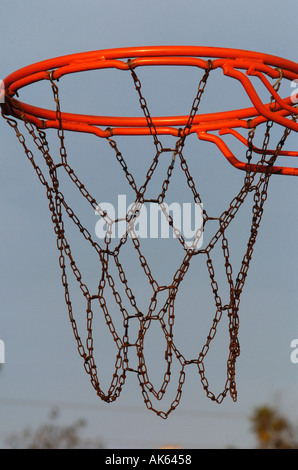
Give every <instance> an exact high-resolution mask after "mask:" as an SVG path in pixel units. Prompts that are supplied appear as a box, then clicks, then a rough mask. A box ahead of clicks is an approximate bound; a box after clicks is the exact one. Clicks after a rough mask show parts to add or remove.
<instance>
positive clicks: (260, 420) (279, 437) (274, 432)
mask: <svg viewBox="0 0 298 470" xmlns="http://www.w3.org/2000/svg"><path fill="white" fill-rule="evenodd" d="M250 421H251V424H252V432H253V433H254V434H255V436H256V439H257V446H258V448H259V449H298V440H297V429H295V428H294V427H293V425H292V424H291V423H290V421H289V420H288V419H287V418H285V417H284V416H282V415H281V414H280V413H279V412H278V410H276V409H274V408H272V407H269V406H266V405H264V406H260V407H258V408H256V409H255V410H254V412H253V414H252V416H251V417H250Z"/></svg>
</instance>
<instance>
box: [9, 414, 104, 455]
mask: <svg viewBox="0 0 298 470" xmlns="http://www.w3.org/2000/svg"><path fill="white" fill-rule="evenodd" d="M58 415H59V411H58V410H56V409H54V410H52V411H51V413H50V416H49V422H48V423H45V424H43V425H40V426H39V427H38V428H37V429H35V430H33V429H30V428H26V429H25V430H24V431H22V432H19V433H14V434H11V435H10V436H9V437H8V438H7V439H6V442H5V443H6V445H7V447H8V448H10V449H102V448H103V443H102V442H101V441H99V440H91V439H86V438H83V437H82V436H81V433H82V430H83V428H84V427H85V426H86V422H85V421H84V420H78V421H75V422H74V423H72V424H70V425H68V426H61V425H59V424H58V423H57V419H58Z"/></svg>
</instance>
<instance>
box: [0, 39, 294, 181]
mask: <svg viewBox="0 0 298 470" xmlns="http://www.w3.org/2000/svg"><path fill="white" fill-rule="evenodd" d="M128 60H129V61H130V62H129V63H128ZM210 64H212V65H211V68H212V70H214V69H219V68H220V69H222V71H223V73H224V74H225V75H226V76H229V77H231V78H233V79H235V80H237V81H239V82H240V83H241V85H242V86H243V88H244V90H245V92H246V94H247V96H248V97H249V99H250V101H251V103H252V106H251V107H249V108H245V109H236V110H233V111H219V112H216V113H210V114H198V115H196V116H195V117H194V119H193V124H192V127H191V129H190V130H188V132H190V133H196V134H197V136H198V138H199V139H201V140H207V141H210V142H213V143H215V144H216V145H217V146H218V148H219V149H220V150H221V152H222V153H223V155H224V156H225V157H226V158H227V159H228V161H229V162H230V163H231V164H232V165H234V166H235V167H236V168H239V169H245V168H246V163H242V162H240V161H239V160H238V159H237V158H236V157H235V155H233V153H232V152H231V150H230V149H229V148H228V147H227V144H226V143H225V142H224V140H223V139H222V137H221V136H222V135H224V134H226V133H229V132H230V133H233V130H235V129H236V128H243V129H252V128H254V127H256V126H258V125H259V124H261V123H264V122H267V121H272V122H275V123H277V124H279V125H281V126H283V127H285V128H289V129H291V130H292V131H295V132H298V123H297V122H296V120H295V119H293V116H294V115H295V116H297V111H298V110H297V107H295V106H293V103H292V97H291V96H288V97H286V98H281V97H280V96H279V95H278V93H277V92H276V90H275V89H274V88H273V86H272V85H271V84H270V82H269V81H268V79H267V77H270V78H271V79H275V80H279V79H280V78H281V77H282V78H283V79H285V80H289V81H291V82H292V81H293V80H298V64H297V63H295V62H292V61H289V60H287V59H283V58H280V57H276V56H273V55H269V54H262V53H258V52H252V51H243V50H239V49H227V48H217V47H197V46H152V47H133V48H120V49H106V50H99V51H93V52H83V53H78V54H72V55H67V56H63V57H58V58H54V59H49V60H45V61H42V62H38V63H36V64H33V65H30V66H27V67H24V68H22V69H20V70H17V71H16V72H13V73H12V74H11V75H9V76H8V77H6V78H5V79H4V86H5V90H6V97H7V99H6V103H5V104H2V107H3V111H4V114H6V115H12V116H15V117H17V118H21V117H22V116H23V117H25V119H26V120H28V121H29V122H31V123H33V124H34V125H36V126H37V127H38V128H41V129H46V128H59V125H60V123H59V122H58V121H57V115H56V111H53V110H49V109H42V108H38V107H35V106H32V105H30V104H27V103H23V102H21V101H20V100H18V99H16V96H18V91H19V90H20V89H21V88H23V87H25V86H28V85H30V84H33V83H36V82H39V81H42V80H50V78H52V79H54V80H58V79H59V78H61V77H62V76H64V75H67V74H73V73H78V72H83V71H87V70H97V69H106V68H116V69H119V70H129V69H130V67H132V68H136V67H145V66H156V65H162V66H167V65H175V66H190V67H198V68H200V69H208V68H209V67H210ZM250 77H258V78H259V79H260V81H261V82H262V84H263V85H264V87H265V88H266V89H267V90H268V94H267V95H268V96H270V95H271V96H272V97H273V98H274V100H275V107H274V110H272V108H271V106H270V103H263V101H262V99H261V98H260V97H259V95H258V93H257V91H256V89H255V88H254V86H253V84H252V81H251V79H250ZM290 91H291V88H290V85H289V92H290ZM187 121H188V116H157V117H152V122H153V124H154V126H155V129H156V133H157V134H171V135H174V136H179V135H181V128H184V126H185V125H186V124H187ZM61 123H62V125H63V129H65V130H69V131H75V132H88V133H92V134H95V135H97V136H99V137H103V138H104V137H110V136H111V135H147V134H150V132H151V131H150V129H149V128H148V123H147V120H146V118H145V117H141V118H140V117H125V116H92V115H83V114H73V113H66V112H61ZM216 131H219V132H218V135H217V134H215V133H214V132H216ZM234 136H235V137H237V138H239V134H238V136H237V134H235V133H234ZM239 140H241V138H239ZM241 141H243V143H244V144H245V143H247V141H246V142H245V138H242V140H241ZM283 154H284V155H288V156H292V157H297V155H298V154H297V152H293V151H291V152H290V151H289V152H285V151H284V152H283ZM260 171H262V170H260ZM271 171H272V172H273V173H277V174H287V175H298V169H297V168H291V167H272V169H271Z"/></svg>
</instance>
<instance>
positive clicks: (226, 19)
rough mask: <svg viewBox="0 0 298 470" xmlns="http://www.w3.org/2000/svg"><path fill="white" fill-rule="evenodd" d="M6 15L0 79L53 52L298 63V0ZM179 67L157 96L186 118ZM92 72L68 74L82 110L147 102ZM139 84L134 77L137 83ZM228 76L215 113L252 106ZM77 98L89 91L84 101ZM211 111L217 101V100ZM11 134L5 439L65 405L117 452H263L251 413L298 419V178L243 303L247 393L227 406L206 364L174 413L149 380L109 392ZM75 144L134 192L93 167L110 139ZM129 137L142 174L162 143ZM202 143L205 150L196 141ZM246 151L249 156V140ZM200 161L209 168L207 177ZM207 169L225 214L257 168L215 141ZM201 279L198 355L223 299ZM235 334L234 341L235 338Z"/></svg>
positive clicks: (6, 202) (242, 389)
mask: <svg viewBox="0 0 298 470" xmlns="http://www.w3.org/2000/svg"><path fill="white" fill-rule="evenodd" d="M1 14H2V18H4V19H5V21H3V23H2V25H1V33H2V41H1V48H0V59H1V60H0V63H1V68H0V78H4V77H5V76H7V75H8V74H10V73H11V72H13V71H14V70H17V69H18V68H21V67H23V66H26V65H29V64H31V63H34V62H38V61H41V60H44V59H48V58H52V57H57V56H61V55H66V54H72V53H76V52H84V51H88V50H90V51H91V50H99V49H105V48H117V47H128V46H145V45H195V46H218V47H230V48H237V49H245V50H252V51H258V52H264V53H267V54H272V55H276V56H280V57H285V58H287V59H290V60H292V61H296V62H297V48H296V44H297V33H295V31H294V27H293V17H295V16H297V2H296V1H295V0H288V1H287V2H286V3H284V2H279V1H277V0H271V1H269V0H263V1H256V0H252V1H250V2H246V1H243V0H238V1H232V0H228V1H225V0H224V1H219V0H209V1H208V2H202V1H200V0H196V1H193V0H185V1H184V2H179V1H177V0H171V1H170V0H159V1H156V0H151V1H150V2H145V1H143V0H138V1H136V0H125V1H120V0H110V1H109V2H105V1H101V0H97V1H96V0H85V1H84V2H83V1H79V0H71V1H70V0H59V1H57V0H53V1H51V2H45V1H37V0H28V1H27V2H22V1H21V0H9V1H7V0H2V5H1ZM171 73H172V74H173V75H171V76H170V78H168V81H167V82H166V86H165V87H164V88H159V89H158V90H157V91H156V93H159V94H158V95H157V97H158V99H157V102H156V103H155V105H156V109H158V110H160V109H162V107H163V105H165V106H166V105H167V106H168V109H169V110H170V111H171V112H172V113H173V114H174V112H175V111H174V110H175V106H176V105H177V106H178V107H179V112H180V109H182V107H183V106H184V105H185V103H186V101H187V99H189V98H190V96H191V93H188V88H185V89H184V88H181V87H179V86H177V84H178V83H179V82H178V79H177V78H176V76H175V75H174V74H175V70H173V71H172V72H171ZM177 73H179V72H177ZM186 73H187V74H188V73H189V75H187V76H186V77H180V78H179V79H181V80H186V82H185V83H188V81H187V80H189V83H190V79H191V78H192V72H191V71H189V72H188V71H186ZM88 77H89V76H88V75H86V76H85V75H77V76H75V77H71V76H68V77H67V80H65V85H64V84H63V83H62V80H61V90H63V97H65V101H67V100H68V102H69V103H70V104H71V106H73V108H76V109H78V108H77V106H79V105H82V106H84V107H85V108H84V112H87V110H89V109H90V108H89V106H90V107H92V106H93V105H94V102H95V101H94V100H95V96H96V94H97V93H98V94H99V96H103V97H105V95H106V100H103V101H104V102H103V105H105V106H106V109H105V112H106V110H109V109H113V112H115V110H118V109H121V111H122V112H125V111H126V106H129V105H130V103H131V102H132V100H133V99H135V100H136V95H135V91H134V89H133V84H132V83H131V91H130V92H129V93H127V95H125V91H123V90H124V88H123V89H122V88H121V87H122V86H123V87H124V84H123V83H122V82H119V81H115V82H112V81H111V82H109V76H108V77H106V76H105V75H104V74H103V75H101V74H100V72H98V75H96V76H95V75H90V81H88ZM149 78H150V77H149ZM126 79H127V77H123V81H125V80H126ZM217 79H218V82H216V84H215V86H216V89H217V91H218V92H219V95H218V96H219V97H220V103H219V101H217V100H216V99H213V100H211V102H210V107H212V106H213V107H216V106H217V105H218V104H220V107H221V106H224V107H225V108H226V109H229V106H231V109H232V108H233V107H238V103H237V102H236V103H235V102H233V98H234V95H233V92H234V91H235V94H236V93H237V90H236V89H235V90H234V88H233V87H234V85H232V86H231V85H230V88H229V93H228V94H226V93H225V88H223V89H222V92H221V87H224V86H225V84H224V83H222V82H221V81H220V80H221V77H220V75H218V76H217ZM72 80H73V82H72ZM100 80H104V81H103V82H101V81H100ZM117 80H118V78H117ZM176 80H177V81H176ZM183 83H184V82H183ZM125 84H126V82H125ZM92 87H93V88H92ZM113 87H114V88H113ZM118 87H119V88H118ZM155 87H157V88H158V81H154V78H153V77H152V79H150V80H149V83H146V84H144V93H145V91H147V90H148V93H149V92H151V93H153V96H154V93H155ZM91 90H92V93H91ZM111 90H112V91H111ZM25 92H26V91H24V93H25ZM220 92H221V93H220ZM28 93H29V94H28V95H27V96H28V97H29V98H32V100H34V104H38V103H43V102H44V101H45V100H46V99H47V96H45V95H43V92H42V89H39V88H37V91H36V92H34V91H33V92H30V91H29V92H28ZM61 93H62V92H61ZM167 93H169V96H170V95H171V93H172V97H173V99H172V100H168V101H167V102H166V99H165V96H167ZM290 93H291V90H290V89H289V94H290ZM74 96H76V98H77V99H76V100H74V101H72V100H73V97H74ZM236 96H237V95H236ZM146 97H147V95H146ZM108 98H109V99H108ZM204 105H205V106H207V107H208V106H209V102H207V103H204ZM186 106H187V109H189V106H188V105H187V104H186ZM109 107H110V108H109ZM159 112H161V111H159ZM50 135H51V139H52V140H51V142H53V148H54V149H55V150H54V151H57V147H55V143H54V142H55V133H54V132H52V133H51V134H50ZM0 139H1V146H0V149H1V160H0V161H1V185H0V188H1V199H0V200H1V203H0V208H1V221H2V224H1V231H0V238H1V244H0V246H1V266H2V268H1V271H2V272H1V280H2V282H1V288H0V298H1V303H0V305H1V307H0V308H1V320H0V339H2V340H3V341H4V342H5V348H6V350H5V352H6V363H5V365H4V366H3V367H2V369H1V373H0V381H1V388H0V390H1V391H0V416H1V418H0V438H1V439H2V441H3V438H4V437H5V436H7V435H8V434H9V433H11V432H14V431H18V430H21V429H23V428H25V427H26V426H31V427H35V426H37V425H38V424H40V423H42V422H44V421H45V420H46V419H47V416H48V412H49V410H50V409H51V408H52V407H53V406H57V407H59V408H60V411H61V423H70V422H73V421H74V420H76V419H78V418H84V419H86V421H87V422H88V426H87V429H86V434H87V435H88V436H93V437H98V438H102V439H103V441H104V443H105V444H106V445H107V446H109V447H111V448H121V447H122V448H134V447H140V448H156V447H158V446H162V445H167V444H171V443H172V444H177V445H180V446H181V447H184V448H187V447H188V448H191V447H202V448H217V447H226V446H230V445H233V446H236V447H239V448H246V447H251V446H253V445H254V441H253V436H252V434H251V432H250V429H249V422H248V416H249V415H250V413H251V412H252V410H253V408H254V407H255V406H259V405H260V404H263V403H269V404H274V405H278V406H279V407H280V410H281V411H282V412H284V413H285V414H287V415H289V416H290V417H291V418H292V419H293V420H297V418H298V416H297V406H296V396H297V387H298V383H297V377H298V365H297V364H293V363H291V361H290V355H291V348H290V344H291V341H292V340H293V339H295V338H297V337H298V325H297V304H298V301H297V294H296V293H297V274H298V269H297V260H298V249H297V235H298V223H297V204H296V200H297V180H296V178H294V177H280V176H274V177H272V178H271V182H270V188H269V196H268V201H267V202H266V206H265V213H264V218H263V221H262V226H261V229H260V233H259V237H258V240H257V243H256V247H255V251H254V257H253V261H252V264H251V267H250V270H249V275H248V280H247V284H246V286H245V289H244V292H243V295H242V300H241V305H240V344H241V356H240V358H239V360H238V362H237V369H236V371H237V380H238V381H237V383H238V401H237V402H236V403H234V402H232V400H231V399H230V398H229V397H227V398H226V400H225V401H224V402H223V404H222V405H220V406H219V405H216V404H214V403H212V402H210V401H209V400H207V398H206V397H205V395H204V391H203V390H202V387H201V384H200V381H199V378H198V375H197V374H196V373H195V370H193V369H192V371H191V372H190V373H189V376H188V377H187V379H186V382H185V384H184V391H183V394H182V400H181V404H180V406H179V407H178V408H177V410H176V411H175V412H174V413H173V414H172V415H170V417H169V419H168V420H166V421H164V420H161V419H159V418H158V417H156V416H155V415H154V414H153V413H150V412H149V411H147V410H146V408H145V405H144V403H143V400H142V395H141V393H140V388H139V385H138V383H137V380H136V377H135V376H132V377H130V378H129V379H128V381H127V383H126V385H125V387H124V389H123V391H122V394H121V395H120V397H119V399H118V400H117V401H116V402H115V403H112V404H110V405H107V404H105V403H103V402H101V401H100V400H99V399H98V398H97V397H96V394H95V393H94V391H93V389H92V387H91V385H90V383H89V380H88V377H87V376H86V374H85V372H84V370H83V367H82V364H81V361H80V358H79V357H78V354H77V351H76V346H75V343H74V340H73V337H72V333H71V327H70V324H69V320H68V317H67V310H66V307H65V304H64V299H63V290H62V286H61V282H60V273H59V265H58V254H57V250H56V247H55V239H54V233H53V229H52V226H51V222H50V217H49V213H48V207H47V201H46V198H45V197H44V194H43V192H42V188H41V187H40V185H39V184H38V181H37V179H36V177H35V175H34V174H33V172H32V168H31V167H30V165H29V163H28V161H27V160H26V158H25V156H24V155H23V153H22V149H21V147H20V145H19V144H18V142H17V140H16V139H15V136H14V134H13V131H12V130H11V129H10V128H9V127H8V126H7V125H6V123H5V122H4V121H3V120H2V121H1V123H0ZM67 139H68V140H67V143H68V145H69V147H68V148H69V152H70V153H71V158H72V159H73V160H72V161H73V162H74V163H76V164H78V165H81V166H80V171H81V174H83V175H84V178H85V177H86V178H87V177H88V176H89V177H91V183H92V184H93V185H95V186H96V185H98V184H99V185H100V188H101V190H102V193H101V196H100V197H102V198H105V200H106V201H112V202H113V198H116V197H117V195H118V194H122V193H121V192H120V191H124V190H125V189H124V187H122V186H121V184H122V183H120V179H119V180H118V176H116V174H113V166H112V165H111V163H110V161H109V160H108V158H107V157H102V153H100V158H101V159H102V160H101V161H102V163H101V172H100V174H99V176H98V177H97V174H96V173H93V172H92V171H91V175H90V168H91V165H93V164H96V158H94V155H95V156H96V155H97V153H96V152H98V150H97V145H99V146H100V152H103V146H102V143H101V142H98V139H95V138H94V136H78V135H74V134H72V135H71V136H67ZM56 142H57V141H56ZM290 142H291V145H292V147H293V149H294V147H295V145H296V149H297V136H293V135H292V136H291V141H290ZM120 143H121V144H122V145H123V148H124V150H125V152H126V153H127V152H128V149H131V148H132V147H133V152H132V153H131V155H130V160H129V164H130V165H134V168H135V170H136V172H137V174H138V175H140V174H141V172H142V170H143V167H142V160H140V155H141V156H142V155H143V154H142V152H143V151H144V152H145V154H146V152H148V150H147V149H146V150H144V149H143V142H142V141H141V143H139V142H137V143H135V142H134V143H133V144H132V142H131V140H129V141H127V139H126V140H125V139H122V140H121V139H120ZM192 145H193V146H194V145H195V142H194V139H193V141H192ZM149 149H150V147H149ZM190 149H192V146H191V147H190ZM238 149H239V151H241V152H243V154H244V150H243V148H242V147H241V146H240V145H239V146H238ZM208 152H209V149H208ZM146 155H147V154H146ZM89 157H90V167H89V165H88V161H89V160H88V159H89ZM86 162H87V163H86ZM92 168H93V167H92ZM200 169H201V167H200V166H199V167H198V169H197V171H199V170H200ZM200 171H202V176H201V183H202V188H204V190H206V199H204V200H203V203H204V205H205V204H206V205H208V204H210V207H212V210H216V209H217V210H218V209H219V208H221V207H222V206H223V207H224V205H225V204H226V203H227V202H228V200H231V199H232V197H233V196H235V195H236V194H237V190H239V188H240V187H241V184H242V182H243V173H242V172H239V171H237V170H236V169H234V168H233V167H232V166H230V165H229V163H228V162H227V161H226V160H225V159H224V158H223V157H221V156H220V155H219V153H218V151H216V150H215V148H213V147H212V149H210V153H208V158H207V163H206V168H205V167H204V166H203V163H202V169H201V170H200ZM111 175H113V177H111ZM198 176H199V177H200V175H198ZM98 178H99V179H98ZM179 189H180V187H179ZM229 198H230V199H229ZM102 202H104V201H103V199H102ZM249 210H250V209H249V208H248V212H247V213H246V215H247V214H249ZM246 222H247V218H246V217H245V214H244V216H243V217H242V218H241V222H240V225H239V228H238V229H236V230H235V232H234V238H233V239H232V240H231V241H230V243H231V245H232V246H233V243H235V246H236V247H237V248H239V249H241V243H240V241H242V242H243V240H245V237H247V233H248V231H249V226H248V225H249V224H248V223H247V225H245V224H246ZM95 223H96V218H95V216H94V224H95ZM76 242H77V240H75V241H74V243H76ZM150 250H151V251H150ZM159 250H160V251H159ZM162 250H163V248H160V247H159V248H156V245H155V248H153V251H154V254H155V255H156V254H157V261H156V262H157V264H156V270H160V273H161V275H162V276H166V275H167V272H171V270H172V269H174V268H175V266H176V264H175V263H176V260H175V258H170V259H167V260H164V259H163V261H162V262H160V259H161V252H162ZM150 253H152V246H151V247H150V246H149V245H148V256H149V255H150ZM162 254H163V253H162ZM177 256H179V257H180V256H181V253H179V254H177ZM179 259H180V258H179ZM88 263H89V258H86V259H85V264H86V266H85V267H86V268H88ZM90 263H91V261H90ZM92 269H94V268H92ZM93 274H94V271H91V274H90V272H89V276H90V282H92V281H94V279H93V278H92V276H93ZM132 274H133V271H132ZM87 275H88V274H87ZM196 276H197V273H196V271H195V269H194V270H193V271H191V277H190V284H189V286H188V287H186V288H185V290H184V294H185V296H186V297H185V299H186V300H185V299H181V300H179V302H180V303H179V307H180V312H181V317H180V318H179V319H178V324H179V331H178V334H179V335H180V336H179V340H180V341H181V343H182V344H183V345H184V346H185V347H186V349H189V350H190V351H193V350H197V349H198V350H200V345H197V342H198V340H199V332H200V320H201V319H202V316H203V314H204V312H205V310H206V311H207V310H208V308H209V305H210V304H209V299H208V296H210V292H209V291H207V288H205V284H204V282H205V281H204V279H203V278H202V279H201V278H197V277H196ZM132 282H134V283H135V284H134V285H135V286H136V290H137V292H138V295H140V297H141V296H142V295H143V290H142V289H143V286H142V282H141V279H140V278H138V276H135V279H133V276H132ZM205 297H206V299H205ZM79 302H80V300H79V298H78V303H79ZM79 305H80V304H79ZM201 311H203V313H202V314H201ZM202 321H203V320H202ZM99 328H100V325H99ZM154 334H156V337H155V336H154ZM159 334H160V332H158V331H156V333H154V332H153V333H152V337H150V345H152V358H151V367H152V370H153V364H154V367H155V371H157V372H158V371H159V370H160V369H159V366H160V362H159V360H160V356H159V352H160V353H161V351H159V347H158V341H159V340H158V338H159ZM99 338H100V341H101V342H102V350H101V351H102V356H101V359H100V361H101V362H100V364H102V374H103V383H105V380H106V377H105V372H106V373H107V375H109V374H110V372H111V370H112V365H113V357H110V354H112V353H111V352H110V351H111V345H110V344H109V342H108V340H106V337H105V336H99ZM222 341H223V343H222V344H227V343H224V339H223V340H222ZM105 347H106V349H104V348H105ZM220 351H221V350H219V352H217V351H215V352H212V355H211V358H212V361H211V362H210V365H209V368H210V369H208V370H210V374H211V376H212V377H213V378H212V380H214V381H215V382H216V383H217V379H218V380H219V381H220V387H221V384H222V383H223V381H224V370H223V368H222V366H223V363H222V352H220ZM161 354H162V353H161ZM208 364H209V363H208ZM216 387H217V385H216ZM2 445H3V444H2Z"/></svg>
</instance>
